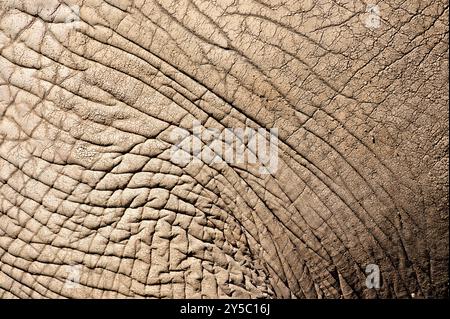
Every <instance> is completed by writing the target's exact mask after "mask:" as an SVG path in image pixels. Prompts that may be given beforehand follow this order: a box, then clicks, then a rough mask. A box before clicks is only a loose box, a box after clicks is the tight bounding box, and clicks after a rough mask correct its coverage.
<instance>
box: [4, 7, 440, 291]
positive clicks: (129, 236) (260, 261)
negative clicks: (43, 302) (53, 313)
mask: <svg viewBox="0 0 450 319" xmlns="http://www.w3.org/2000/svg"><path fill="white" fill-rule="evenodd" d="M64 3H65V5H56V2H55V1H50V0H49V1H32V0H19V1H6V0H0V4H1V6H0V8H1V9H0V10H1V11H0V297H2V298H16V297H17V298H30V297H31V298H42V297H50V298H60V297H81V298H116V297H156V298H161V297H169V298H186V297H187V298H214V297H219V298H226V297H244V298H247V297H270V298H377V297H384V298H410V297H419V298H420V297H443V296H446V295H447V294H448V247H449V246H448V204H447V201H448V133H447V130H448V71H447V69H448V2H447V1H443V0H439V1H431V0H427V1H419V0H414V1H395V0H389V1H388V0H386V1H380V2H379V3H378V6H379V10H380V18H381V22H380V23H381V24H380V26H379V27H373V26H372V27H371V26H370V24H369V25H368V22H367V21H368V20H367V19H368V14H369V13H367V12H366V9H367V4H368V2H367V3H366V2H364V1H340V0H339V1H331V0H321V1H297V0H292V1H283V0H273V1H269V0H223V1H219V0H216V1H206V0H181V1H175V0H173V1H170V0H169V1H166V0H137V1H120V0H108V1H100V0H89V1H88V0H86V1H78V2H77V1H68V0H67V1H65V2H64ZM68 6H72V8H77V6H78V7H79V21H74V22H67V21H65V20H64V19H62V18H61V16H60V15H59V14H58V12H59V11H58V10H62V8H63V7H64V8H65V7H68ZM193 120H198V121H200V122H201V123H202V124H203V125H204V126H205V127H208V128H218V129H221V130H223V129H224V128H236V127H250V128H260V127H263V128H266V129H270V128H278V130H279V140H280V142H279V145H278V147H279V163H278V170H277V171H276V172H274V173H273V174H269V175H261V174H259V173H258V171H257V170H256V169H255V168H254V167H253V166H251V165H250V164H233V163H228V164H226V163H221V164H210V165H208V164H203V165H199V164H198V163H190V164H188V165H186V166H180V165H176V164H174V163H173V162H172V161H171V157H170V154H169V149H170V147H171V146H172V141H171V140H170V134H169V133H170V131H171V130H172V129H173V128H174V127H181V128H185V129H190V125H191V123H192V121H193ZM368 264H376V265H378V266H379V268H380V272H381V287H380V289H369V288H368V287H366V284H365V280H366V274H365V268H366V266H367V265H368ZM71 266H72V267H74V266H76V267H79V268H77V269H79V270H80V272H79V278H78V279H79V284H78V285H76V286H70V285H67V278H68V276H69V272H70V269H72V268H70V267H71Z"/></svg>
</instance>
